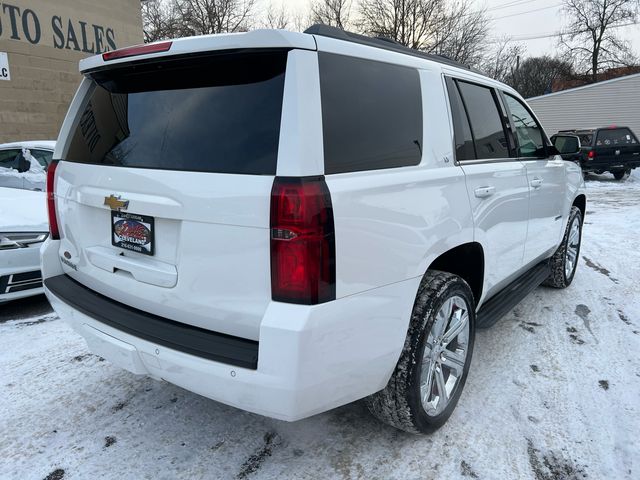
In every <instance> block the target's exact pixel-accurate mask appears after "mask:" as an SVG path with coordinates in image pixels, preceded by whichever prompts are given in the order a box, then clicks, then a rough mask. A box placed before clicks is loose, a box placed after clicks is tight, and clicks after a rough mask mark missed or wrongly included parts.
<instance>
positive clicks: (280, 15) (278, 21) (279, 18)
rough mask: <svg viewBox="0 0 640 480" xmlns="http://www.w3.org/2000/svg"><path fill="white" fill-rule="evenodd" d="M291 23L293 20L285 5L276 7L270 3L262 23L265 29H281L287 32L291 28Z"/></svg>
mask: <svg viewBox="0 0 640 480" xmlns="http://www.w3.org/2000/svg"><path fill="white" fill-rule="evenodd" d="M291 23H292V19H291V18H290V17H289V14H288V12H287V10H286V9H285V8H284V5H280V7H276V6H275V5H274V4H273V2H271V3H269V6H268V7H267V11H266V14H265V16H264V19H263V21H262V26H263V27H264V28H279V29H281V30H285V29H287V28H289V25H290V24H291Z"/></svg>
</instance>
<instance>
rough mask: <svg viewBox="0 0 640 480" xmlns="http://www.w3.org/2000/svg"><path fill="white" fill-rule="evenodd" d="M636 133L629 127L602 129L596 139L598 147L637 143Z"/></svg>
mask: <svg viewBox="0 0 640 480" xmlns="http://www.w3.org/2000/svg"><path fill="white" fill-rule="evenodd" d="M637 144H638V140H636V137H635V135H633V133H631V130H629V129H628V128H611V129H609V130H600V131H599V132H598V137H597V139H596V146H597V147H614V146H616V145H637Z"/></svg>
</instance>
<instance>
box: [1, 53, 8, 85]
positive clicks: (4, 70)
mask: <svg viewBox="0 0 640 480" xmlns="http://www.w3.org/2000/svg"><path fill="white" fill-rule="evenodd" d="M0 80H11V73H10V72H9V57H7V54H6V53H5V52H0Z"/></svg>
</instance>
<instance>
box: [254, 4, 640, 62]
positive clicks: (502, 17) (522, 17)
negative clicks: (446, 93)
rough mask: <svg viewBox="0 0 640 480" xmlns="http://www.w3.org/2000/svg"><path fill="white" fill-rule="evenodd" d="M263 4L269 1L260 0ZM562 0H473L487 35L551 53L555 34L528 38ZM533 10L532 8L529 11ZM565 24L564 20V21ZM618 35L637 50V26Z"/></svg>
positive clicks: (541, 31) (546, 28) (544, 27)
mask: <svg viewBox="0 0 640 480" xmlns="http://www.w3.org/2000/svg"><path fill="white" fill-rule="evenodd" d="M262 1H263V2H264V3H265V4H268V3H269V0H262ZM272 1H273V3H275V4H278V3H280V2H282V3H284V4H285V5H286V6H287V7H288V8H290V9H292V10H294V11H303V12H306V11H308V8H309V7H308V5H309V3H310V2H309V0H272ZM561 2H562V0H475V3H476V4H477V5H478V6H479V7H482V6H486V8H487V15H488V16H489V17H490V18H492V19H493V20H492V22H491V29H490V35H491V36H503V35H508V36H511V37H513V38H514V39H522V43H524V44H525V45H526V47H527V53H528V54H529V55H541V54H543V53H550V54H553V53H554V52H555V50H556V48H557V37H552V38H538V39H531V38H530V37H534V36H543V35H552V34H554V33H556V32H557V31H558V30H559V29H560V28H561V26H562V25H563V13H562V7H561V5H560V4H561ZM532 10H535V11H532ZM565 23H566V22H565ZM617 31H618V32H619V33H620V34H621V36H622V37H623V38H625V39H627V40H629V41H631V42H632V44H633V47H634V50H635V51H636V53H640V25H631V26H628V27H622V28H619V29H617Z"/></svg>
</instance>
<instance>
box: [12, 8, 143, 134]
mask: <svg viewBox="0 0 640 480" xmlns="http://www.w3.org/2000/svg"><path fill="white" fill-rule="evenodd" d="M142 39H143V36H142V20H141V17H140V1H139V0H109V1H104V0H56V1H55V2H52V1H50V0H10V1H9V2H4V1H1V0H0V52H5V53H7V56H8V61H9V69H10V74H11V80H9V81H7V80H0V143H3V142H10V141H18V140H49V139H51V140H55V139H56V137H57V136H58V131H59V129H60V126H61V124H62V121H63V119H64V116H65V114H66V112H67V108H68V107H69V103H70V102H71V99H72V98H73V95H74V93H75V91H76V89H77V88H78V84H79V83H80V79H81V76H80V74H79V73H78V62H79V61H80V59H81V58H84V57H86V56H89V55H93V54H95V53H96V52H97V53H100V52H102V51H106V50H110V49H112V48H113V45H115V46H116V48H121V47H124V46H127V45H133V44H138V43H142Z"/></svg>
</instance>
